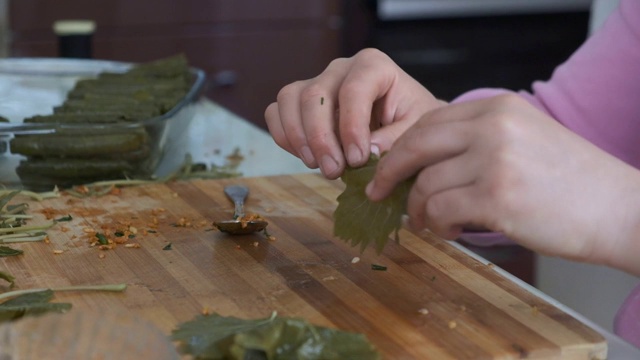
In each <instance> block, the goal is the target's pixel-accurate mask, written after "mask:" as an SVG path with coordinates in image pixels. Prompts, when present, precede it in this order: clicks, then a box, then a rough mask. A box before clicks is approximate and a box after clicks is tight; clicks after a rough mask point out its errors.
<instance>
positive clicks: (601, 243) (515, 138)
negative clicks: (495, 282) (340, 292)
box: [367, 94, 640, 273]
mask: <svg viewBox="0 0 640 360" xmlns="http://www.w3.org/2000/svg"><path fill="white" fill-rule="evenodd" d="M413 175H416V176H417V177H416V181H415V184H414V186H413V188H412V189H411V191H410V194H409V200H408V209H407V212H408V215H409V219H410V224H411V225H412V227H414V228H415V229H417V230H420V229H425V228H427V229H429V230H430V231H432V232H434V233H435V234H437V235H439V236H441V237H444V238H446V239H455V238H456V237H457V236H458V235H459V234H460V233H461V231H462V230H463V228H466V227H468V226H472V227H481V228H486V229H489V230H492V231H497V232H502V233H504V234H505V235H506V236H507V237H509V238H511V239H512V240H514V241H516V242H518V243H520V244H521V245H524V246H526V247H529V248H531V249H533V250H536V251H539V252H542V253H545V254H550V255H555V256H562V257H566V258H571V259H578V260H582V261H590V262H596V263H607V264H609V265H613V266H617V267H618V268H622V269H624V270H627V271H631V272H635V273H640V265H638V264H639V263H640V262H639V261H637V258H636V255H630V254H629V251H631V254H637V253H638V250H639V249H638V247H640V245H639V244H638V243H639V242H638V241H636V240H635V237H634V235H633V231H634V230H637V229H635V228H634V226H637V223H638V221H639V220H640V172H638V171H637V170H636V169H634V168H632V167H631V166H629V165H627V164H625V163H623V162H622V161H620V160H618V159H616V158H614V157H612V156H610V155H609V154H607V153H605V152H603V151H601V150H600V149H598V148H597V147H596V146H594V145H593V144H591V143H590V142H588V141H587V140H585V139H583V138H581V137H580V136H578V135H576V134H574V133H573V132H571V131H570V130H568V129H566V128H565V127H563V126H562V125H561V124H560V123H558V122H557V121H555V120H554V119H552V118H550V117H549V116H547V115H546V114H544V113H542V112H540V111H539V110H537V109H536V108H535V107H533V106H532V105H530V104H529V103H527V102H526V101H525V100H524V99H522V98H520V97H519V96H517V95H514V94H513V95H511V94H510V95H502V96H497V97H494V98H489V99H485V100H479V101H472V102H465V103H459V104H454V105H449V106H445V107H442V108H439V109H436V110H433V111H431V112H429V113H427V114H425V115H424V116H423V117H422V118H421V119H420V120H419V121H418V122H417V123H416V124H415V125H414V126H413V127H412V128H410V129H409V130H408V131H406V132H405V133H404V134H403V135H402V136H401V137H400V138H399V139H398V140H397V141H396V142H395V143H394V145H393V146H392V148H391V150H390V151H389V152H388V153H387V154H386V155H385V156H383V157H382V159H381V160H380V162H379V164H378V167H377V170H376V174H375V177H374V179H373V181H372V183H371V184H369V186H368V187H367V194H368V196H369V197H370V199H371V200H374V201H376V200H380V199H383V198H384V197H386V196H387V195H388V194H389V193H390V192H391V190H392V189H393V188H394V186H395V185H396V184H397V183H398V182H400V181H402V180H404V179H407V178H409V177H411V176H413ZM630 215H631V216H630ZM634 216H638V218H634ZM631 249H634V250H631Z"/></svg>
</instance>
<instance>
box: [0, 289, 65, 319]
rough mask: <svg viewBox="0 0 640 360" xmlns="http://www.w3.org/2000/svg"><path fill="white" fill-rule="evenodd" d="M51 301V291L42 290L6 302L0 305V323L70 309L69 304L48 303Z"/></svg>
mask: <svg viewBox="0 0 640 360" xmlns="http://www.w3.org/2000/svg"><path fill="white" fill-rule="evenodd" d="M51 299H53V291H52V290H43V291H39V292H34V293H29V294H24V295H20V296H17V297H15V298H13V299H10V300H7V301H5V302H3V303H2V304H0V323H2V322H6V321H12V320H17V319H19V318H21V317H24V316H31V315H41V314H44V313H48V312H65V311H67V310H69V309H71V304H68V303H50V301H51Z"/></svg>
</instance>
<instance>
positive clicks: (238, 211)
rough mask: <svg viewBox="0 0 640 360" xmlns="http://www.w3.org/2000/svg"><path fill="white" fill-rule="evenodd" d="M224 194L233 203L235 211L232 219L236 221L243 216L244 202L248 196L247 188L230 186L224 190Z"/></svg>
mask: <svg viewBox="0 0 640 360" xmlns="http://www.w3.org/2000/svg"><path fill="white" fill-rule="evenodd" d="M224 193H225V194H227V196H228V197H229V199H231V201H233V204H234V206H235V210H234V211H233V218H234V219H238V218H241V217H243V216H244V200H245V199H246V198H247V195H249V188H247V187H246V186H241V185H231V186H227V187H225V188H224Z"/></svg>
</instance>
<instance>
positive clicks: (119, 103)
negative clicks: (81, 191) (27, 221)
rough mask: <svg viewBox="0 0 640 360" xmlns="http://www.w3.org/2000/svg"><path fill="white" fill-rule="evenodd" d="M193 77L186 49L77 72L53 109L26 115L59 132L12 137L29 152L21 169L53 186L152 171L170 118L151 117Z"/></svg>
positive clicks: (39, 184)
mask: <svg viewBox="0 0 640 360" xmlns="http://www.w3.org/2000/svg"><path fill="white" fill-rule="evenodd" d="M192 83H193V75H192V73H191V72H190V71H189V66H188V63H187V60H186V58H185V57H184V56H182V55H177V56H173V57H169V58H165V59H160V60H157V61H154V62H149V63H143V64H139V65H136V66H134V67H132V68H131V69H130V70H128V71H127V72H124V73H112V72H103V73H100V74H99V75H98V76H97V77H96V78H91V79H82V80H79V81H78V82H77V83H76V84H75V86H74V87H73V89H72V90H70V92H69V93H68V94H67V97H66V99H65V101H64V102H63V103H62V104H61V105H59V106H57V107H55V108H54V109H53V114H51V115H37V116H33V117H30V118H27V119H24V123H47V124H50V125H54V128H55V132H54V133H47V134H29V135H19V136H15V137H14V138H13V139H12V140H11V143H10V147H11V151H12V152H13V153H15V154H21V155H24V156H26V159H25V160H23V161H21V163H20V165H19V166H18V167H17V169H16V172H17V173H18V175H19V176H20V179H21V181H22V183H23V185H24V186H25V187H27V188H31V189H35V190H48V189H51V188H52V186H54V185H57V186H61V187H68V186H72V185H77V184H83V183H90V182H94V181H99V180H111V179H122V178H125V177H148V176H149V175H150V174H151V173H152V172H153V167H154V166H155V165H156V163H157V161H158V157H159V151H158V150H159V149H158V148H155V147H156V146H158V142H159V138H160V137H161V136H162V134H161V133H162V131H163V130H164V128H163V127H164V126H165V125H166V123H162V122H157V123H145V120H149V119H153V118H156V117H159V116H162V115H163V114H166V113H167V112H169V111H170V110H171V109H173V108H174V107H175V106H176V105H177V104H178V103H179V102H180V101H181V100H182V99H183V98H184V97H185V95H186V94H187V92H188V91H189V89H190V87H191V85H192ZM165 121H166V120H165Z"/></svg>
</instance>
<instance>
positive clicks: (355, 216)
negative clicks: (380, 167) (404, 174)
mask: <svg viewBox="0 0 640 360" xmlns="http://www.w3.org/2000/svg"><path fill="white" fill-rule="evenodd" d="M379 160H380V159H379V158H378V157H376V156H373V155H372V156H371V157H370V158H369V160H368V161H367V163H366V164H364V165H363V166H361V167H358V168H347V169H346V170H345V172H344V174H343V175H342V177H341V179H342V181H343V182H344V183H345V185H346V187H345V189H344V191H343V192H342V193H341V194H340V195H339V196H338V207H337V208H336V210H335V211H334V213H333V219H334V225H333V226H334V227H333V233H334V235H335V236H337V237H339V238H341V239H343V240H345V241H346V242H348V243H350V244H351V246H358V245H360V251H364V249H365V248H366V247H367V246H368V245H369V244H371V243H372V242H373V244H374V245H375V248H376V251H377V253H378V254H380V253H381V252H382V249H383V248H384V246H385V245H386V244H387V241H388V239H389V236H390V235H391V233H392V232H395V239H396V240H398V231H400V228H401V227H402V215H403V214H404V213H405V211H406V208H407V197H408V195H409V190H410V189H411V186H412V185H413V182H414V180H415V178H414V177H412V178H409V179H407V180H405V181H403V182H401V183H400V184H398V185H397V186H396V188H395V189H394V190H393V192H392V193H391V195H390V196H388V197H387V198H385V199H384V200H382V201H378V202H373V201H371V200H369V198H367V195H366V194H365V188H366V186H367V184H368V183H369V182H370V181H371V180H372V179H373V175H374V174H375V170H376V165H377V164H378V161H379Z"/></svg>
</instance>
